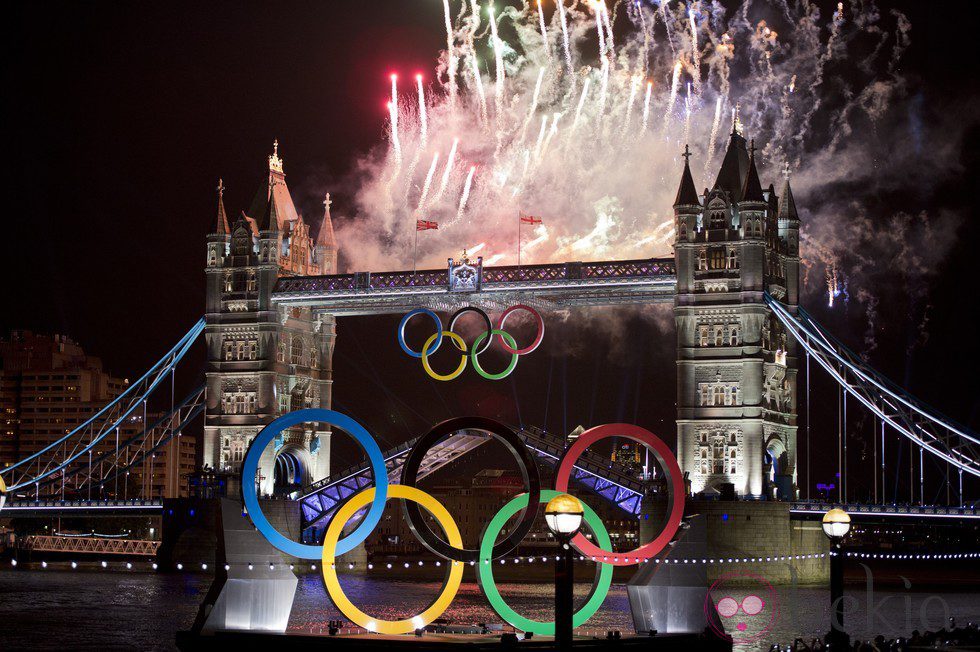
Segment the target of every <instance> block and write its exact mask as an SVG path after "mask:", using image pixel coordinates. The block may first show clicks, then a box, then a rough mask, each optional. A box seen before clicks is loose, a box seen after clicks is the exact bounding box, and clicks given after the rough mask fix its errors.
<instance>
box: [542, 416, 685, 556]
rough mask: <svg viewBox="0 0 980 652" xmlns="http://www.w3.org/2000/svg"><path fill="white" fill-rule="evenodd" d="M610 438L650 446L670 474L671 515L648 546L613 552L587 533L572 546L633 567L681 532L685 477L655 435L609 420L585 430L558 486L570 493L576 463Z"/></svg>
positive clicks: (559, 473) (567, 455) (565, 462)
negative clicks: (570, 482) (570, 481)
mask: <svg viewBox="0 0 980 652" xmlns="http://www.w3.org/2000/svg"><path fill="white" fill-rule="evenodd" d="M609 437H626V438H627V439H632V440H633V441H635V442H637V443H638V444H643V445H644V446H646V447H647V448H649V449H650V450H651V451H652V452H653V454H654V456H656V458H657V461H659V462H660V466H661V467H662V468H663V470H664V473H666V474H667V489H668V494H669V495H670V515H669V516H668V517H667V524H666V526H664V529H663V531H662V532H661V533H660V535H659V536H658V537H657V538H656V539H654V540H653V541H651V542H650V543H647V544H645V545H642V546H640V547H638V548H635V549H634V550H630V551H628V552H613V551H610V550H603V549H602V548H600V547H598V546H596V545H595V544H593V543H592V542H590V541H589V540H588V539H586V538H585V535H583V534H582V533H579V534H577V535H575V538H574V539H572V545H573V546H575V549H576V550H578V551H579V552H580V553H581V554H583V555H585V556H586V557H594V558H595V559H596V561H601V562H603V563H606V564H612V565H613V566H632V565H634V564H636V563H638V561H641V560H646V559H651V558H653V557H654V556H656V555H657V553H659V552H660V551H661V550H663V549H664V547H666V546H667V544H668V543H670V541H671V539H673V538H674V535H675V534H676V533H677V528H679V527H680V525H681V519H682V518H683V517H684V479H683V475H682V474H681V469H680V467H679V466H678V465H677V459H676V458H675V457H674V454H673V453H672V452H671V450H670V448H669V447H668V446H667V444H665V443H664V442H663V440H661V439H660V438H659V437H657V436H656V435H655V434H653V433H652V432H650V431H649V430H647V429H646V428H641V427H640V426H636V425H633V424H630V423H607V424H605V425H601V426H596V427H595V428H589V429H588V430H586V431H585V432H583V433H582V434H581V435H580V436H579V438H578V439H576V440H575V443H574V444H572V445H571V446H570V447H569V448H568V450H567V451H565V454H564V455H563V456H562V458H561V462H560V463H559V464H558V471H557V472H556V473H555V489H556V490H558V491H561V492H563V493H567V492H568V482H569V479H570V478H571V475H572V470H573V469H574V467H575V462H576V461H577V460H578V458H579V457H580V456H581V455H582V453H583V452H584V451H585V449H587V448H588V447H589V446H591V445H592V444H594V443H595V442H597V441H599V440H600V439H607V438H609Z"/></svg>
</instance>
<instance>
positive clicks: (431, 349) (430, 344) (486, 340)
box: [396, 304, 544, 382]
mask: <svg viewBox="0 0 980 652" xmlns="http://www.w3.org/2000/svg"><path fill="white" fill-rule="evenodd" d="M519 310H523V311H525V312H529V313H531V316H532V317H534V319H535V321H536V322H537V332H536V334H535V337H534V340H532V342H531V343H530V344H529V345H528V346H525V347H523V348H518V346H517V342H516V341H515V339H514V337H513V336H512V335H511V334H510V333H508V332H507V331H505V330H504V326H505V324H506V322H507V319H508V318H509V317H510V316H511V315H512V314H514V313H515V312H517V311H519ZM466 312H475V313H476V314H478V315H480V316H481V317H482V318H483V322H484V326H485V330H484V331H483V332H482V333H480V335H478V336H477V337H476V340H475V341H474V342H473V348H472V349H468V348H467V346H466V342H465V341H464V340H463V338H462V337H461V336H460V335H458V334H457V333H456V332H455V330H454V328H455V326H456V322H457V321H458V320H459V318H460V317H461V316H462V315H463V314H464V313H466ZM416 315H428V316H429V318H430V319H432V321H433V322H435V326H436V332H435V333H433V334H432V335H431V336H429V338H428V339H427V340H426V341H425V344H424V345H422V350H421V351H414V350H413V349H412V348H411V347H409V346H408V343H407V342H406V341H405V327H406V326H407V325H408V322H409V321H410V320H411V319H412V317H414V316H416ZM495 335H496V336H497V337H499V338H500V343H501V346H502V348H503V349H504V351H506V352H507V353H509V354H510V355H511V359H510V363H509V364H508V365H507V367H506V368H505V369H504V370H503V371H501V372H499V373H491V372H488V371H486V370H484V368H483V367H482V366H481V365H480V362H479V360H478V358H479V356H480V355H481V354H483V353H485V352H486V351H487V349H489V348H490V346H491V345H492V344H493V342H494V336H495ZM396 337H397V340H398V346H400V347H401V349H402V351H404V352H405V353H407V354H408V355H410V356H412V357H413V358H421V360H422V368H423V369H425V373H427V374H429V376H430V377H431V378H434V379H435V380H439V381H443V382H446V381H450V380H454V379H456V378H458V377H459V376H460V374H462V373H463V371H465V370H466V365H467V363H468V362H472V364H473V368H474V369H475V370H476V372H477V373H478V374H479V375H480V376H482V377H483V378H486V379H487V380H503V379H504V378H506V377H507V376H509V375H510V374H511V373H512V372H513V371H514V369H515V368H516V367H517V359H518V357H519V356H522V355H526V354H528V353H531V352H533V351H534V350H535V349H537V348H538V346H540V345H541V342H542V340H543V339H544V319H543V318H542V317H541V313H539V312H538V311H537V310H535V309H534V308H532V307H530V306H526V305H523V304H515V305H513V306H511V307H510V308H507V310H505V311H504V312H503V314H501V315H500V320H499V321H498V322H497V327H496V328H494V327H493V322H492V321H491V320H490V316H489V315H487V313H486V312H484V311H483V310H481V309H480V308H477V307H476V306H465V307H463V308H460V309H459V310H457V311H456V312H454V313H453V315H452V317H451V318H450V319H449V330H443V326H442V320H441V319H440V318H439V316H438V315H436V314H435V313H434V312H432V311H431V310H428V309H426V308H416V309H415V310H412V311H409V312H407V313H405V316H404V317H402V319H401V322H399V324H398V332H397V336H396ZM447 337H448V338H449V340H450V341H451V342H452V343H453V345H454V346H455V347H456V349H458V350H459V351H460V352H461V353H462V355H461V356H460V361H459V365H458V366H457V367H456V369H455V370H454V371H451V372H449V373H446V374H441V373H439V372H437V371H435V370H434V369H433V368H432V365H431V363H430V361H429V357H430V356H432V355H433V354H434V353H435V352H436V351H438V350H439V347H440V346H442V342H443V340H444V339H445V338H447ZM467 358H468V359H467Z"/></svg>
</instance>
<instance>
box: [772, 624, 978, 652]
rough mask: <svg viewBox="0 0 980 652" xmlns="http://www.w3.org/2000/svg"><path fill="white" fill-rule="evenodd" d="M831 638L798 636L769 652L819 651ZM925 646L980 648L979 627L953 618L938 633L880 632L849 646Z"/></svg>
mask: <svg viewBox="0 0 980 652" xmlns="http://www.w3.org/2000/svg"><path fill="white" fill-rule="evenodd" d="M829 637H830V635H829V634H828V635H827V636H825V637H824V638H823V639H819V638H813V639H811V640H810V642H809V643H807V642H806V641H805V640H804V639H802V638H798V639H796V640H795V641H793V644H792V645H780V644H778V643H774V644H773V645H772V647H770V648H769V652H817V651H824V650H830V649H831V645H830V638H829ZM925 648H929V649H932V650H946V649H976V648H980V627H978V626H977V624H976V623H969V624H967V625H966V626H965V627H957V626H956V620H955V619H953V618H950V619H949V626H948V627H946V628H945V629H940V630H938V631H935V632H919V630H914V631H913V632H912V635H911V636H909V637H904V636H900V637H898V638H892V639H886V638H885V637H884V636H882V635H881V634H879V635H878V636H875V637H874V639H873V640H868V641H862V640H854V641H851V642H850V643H849V644H848V649H849V650H853V652H905V650H916V649H925Z"/></svg>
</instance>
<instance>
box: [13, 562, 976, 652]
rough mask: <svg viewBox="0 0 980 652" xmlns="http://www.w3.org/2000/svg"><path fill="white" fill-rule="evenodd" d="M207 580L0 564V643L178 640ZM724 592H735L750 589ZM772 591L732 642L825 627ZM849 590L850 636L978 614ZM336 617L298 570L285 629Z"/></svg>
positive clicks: (382, 590) (372, 585)
mask: <svg viewBox="0 0 980 652" xmlns="http://www.w3.org/2000/svg"><path fill="white" fill-rule="evenodd" d="M342 582H343V585H344V588H345V590H346V591H347V593H348V595H349V596H350V597H351V598H352V600H353V601H354V602H355V603H356V604H358V605H359V606H360V607H361V608H362V609H364V610H365V611H366V612H368V613H372V614H374V615H377V616H380V617H384V618H393V617H394V618H401V617H405V616H408V615H411V614H412V613H415V612H417V611H418V610H421V609H422V608H424V607H425V606H426V605H427V604H428V603H429V601H431V600H432V598H433V597H434V596H435V595H436V593H437V591H438V585H437V584H436V583H433V582H424V581H408V580H395V579H392V580H387V581H386V580H384V579H383V578H379V577H370V578H366V577H362V576H346V577H343V578H342ZM209 584H210V577H208V576H206V575H203V574H191V573H182V574H173V575H163V574H153V573H142V572H141V573H137V572H123V571H102V570H94V569H93V570H82V569H79V570H75V571H72V570H61V569H57V570H56V569H53V568H49V569H46V570H26V569H18V570H4V571H0V594H2V595H3V600H0V623H2V625H0V630H3V636H2V637H0V638H2V640H3V649H4V652H8V651H10V650H20V649H35V650H36V649H61V650H63V649H66V648H70V649H95V648H98V649H102V650H121V649H140V650H171V649H175V645H174V635H175V633H176V632H177V631H178V630H181V629H187V628H189V627H190V625H191V623H192V622H193V620H194V615H195V613H196V612H197V608H198V605H199V604H200V602H201V600H202V598H203V597H204V594H205V592H206V591H207V588H208V586H209ZM500 588H501V593H502V595H504V596H506V598H507V600H508V601H509V603H510V604H511V605H512V606H513V607H514V608H515V609H516V610H517V611H518V612H520V613H522V614H525V615H527V616H529V617H532V618H538V619H542V620H550V619H551V613H550V607H548V605H550V604H552V600H553V599H552V597H551V596H552V587H551V586H550V585H548V584H546V583H533V584H507V583H502V584H501V585H500ZM964 588H967V587H964ZM586 590H587V585H585V584H581V585H578V586H577V587H576V593H578V594H582V595H584V593H585V591H586ZM728 594H729V595H732V596H733V597H735V598H736V599H738V600H741V598H743V597H745V595H748V592H745V591H741V592H740V591H730V592H729V593H728ZM743 594H744V595H743ZM776 594H777V598H778V603H779V605H778V607H779V608H778V615H777V616H776V618H775V622H774V624H773V625H772V627H771V629H770V630H769V631H768V633H767V634H766V635H765V636H763V637H762V638H760V639H759V640H758V641H755V642H752V643H746V644H742V645H737V646H736V649H740V650H746V651H747V650H760V649H761V650H767V649H769V646H770V645H771V644H772V643H777V642H778V643H783V644H786V643H791V642H792V640H793V639H794V638H795V637H797V636H802V637H804V638H806V639H809V638H811V637H814V636H822V635H823V633H824V632H826V630H827V623H828V608H827V603H828V601H829V594H828V591H827V590H825V589H822V588H811V587H799V588H794V587H776ZM392 596H397V600H392ZM847 596H848V614H847V616H846V619H847V620H846V623H847V629H848V630H849V632H850V633H851V635H852V637H856V638H862V639H867V638H871V637H873V636H874V635H876V634H884V635H885V636H886V637H894V636H908V635H909V634H911V631H912V630H913V629H918V630H920V631H922V630H927V629H939V628H942V627H943V626H944V625H945V624H946V622H947V619H948V618H949V617H954V618H955V619H956V621H957V622H958V623H960V624H965V623H967V622H969V621H974V622H976V621H980V601H978V600H977V596H976V593H975V591H966V590H964V591H962V592H958V591H927V590H922V591H919V590H916V589H915V588H911V589H909V590H897V589H895V588H894V587H889V588H882V589H877V588H875V589H874V590H873V591H872V592H871V593H869V592H868V591H867V589H866V586H862V585H849V586H848V590H847ZM718 597H719V596H715V598H716V599H718ZM396 603H397V606H393V605H396ZM340 617H341V616H340V614H339V613H338V612H337V611H336V610H335V609H334V608H333V606H332V605H331V604H330V602H329V600H328V599H327V597H326V595H325V592H324V589H323V585H322V581H321V579H320V577H319V576H318V575H313V574H307V575H301V576H300V577H299V585H298V587H297V592H296V599H295V603H294V605H293V611H292V617H291V618H290V622H289V629H290V631H295V632H304V633H305V632H311V631H312V632H315V633H316V632H319V631H321V629H325V624H326V621H328V620H330V619H333V618H340ZM445 617H447V618H449V619H450V620H452V621H453V622H454V623H456V624H472V623H478V622H489V623H494V622H500V618H499V617H497V616H496V615H495V614H494V613H493V611H492V610H491V609H490V607H489V605H488V604H487V602H486V600H485V599H484V598H483V596H482V594H481V593H480V589H479V587H478V586H477V585H476V584H475V583H472V582H468V583H464V584H463V585H462V586H461V588H460V591H459V594H458V595H457V597H456V600H455V601H454V602H453V605H452V607H450V609H449V611H448V612H447V613H446V614H445ZM760 617H761V615H760ZM749 624H750V626H751V625H752V623H749ZM610 629H618V630H621V631H622V632H623V633H624V634H626V633H632V622H631V619H630V612H629V601H628V598H627V595H626V588H625V586H623V585H620V584H617V585H614V586H613V587H612V589H611V591H610V593H609V596H608V597H607V598H606V601H605V603H604V605H603V607H602V608H601V609H600V610H599V612H598V613H597V614H596V615H595V616H594V617H593V618H592V620H590V621H589V623H587V625H586V626H584V627H582V628H580V629H579V630H578V633H579V634H583V633H589V632H595V633H596V634H598V635H600V636H604V635H605V632H606V631H607V630H610Z"/></svg>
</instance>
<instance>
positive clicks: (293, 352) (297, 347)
mask: <svg viewBox="0 0 980 652" xmlns="http://www.w3.org/2000/svg"><path fill="white" fill-rule="evenodd" d="M289 364H303V338H302V337H295V336H294V337H293V342H292V347H291V349H290V352H289Z"/></svg>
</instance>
